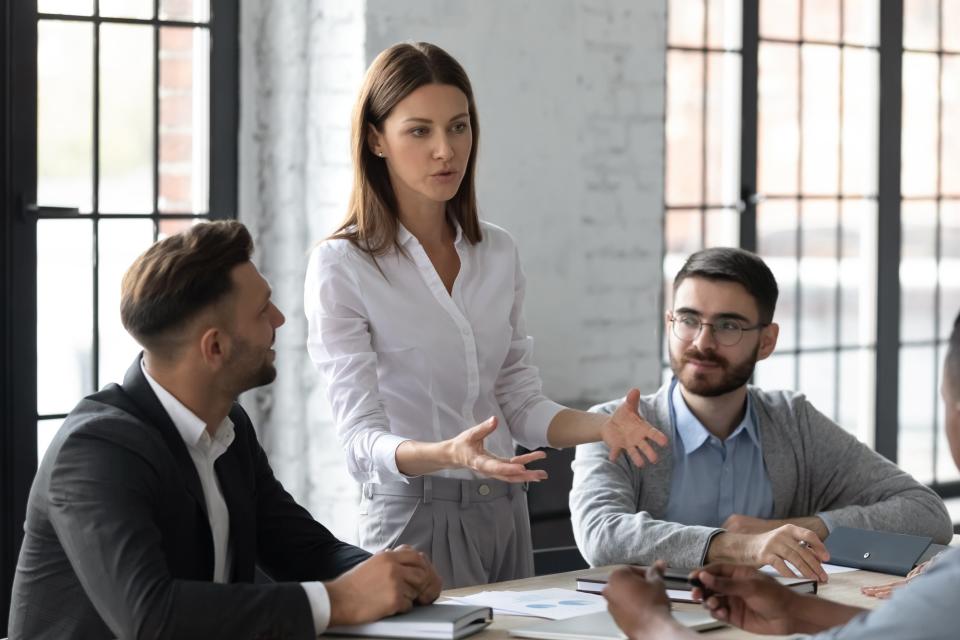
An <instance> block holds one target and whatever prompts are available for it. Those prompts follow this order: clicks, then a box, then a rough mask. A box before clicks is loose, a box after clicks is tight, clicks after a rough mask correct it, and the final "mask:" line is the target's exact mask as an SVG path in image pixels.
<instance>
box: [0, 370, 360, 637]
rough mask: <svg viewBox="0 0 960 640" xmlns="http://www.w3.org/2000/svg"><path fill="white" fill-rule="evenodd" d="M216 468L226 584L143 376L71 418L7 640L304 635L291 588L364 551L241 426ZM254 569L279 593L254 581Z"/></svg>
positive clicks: (306, 620) (303, 604)
mask: <svg viewBox="0 0 960 640" xmlns="http://www.w3.org/2000/svg"><path fill="white" fill-rule="evenodd" d="M230 419H231V420H232V421H233V423H234V426H235V432H236V433H235V438H234V441H233V442H232V443H231V444H230V446H229V448H228V449H227V451H226V452H225V453H223V454H222V455H221V456H220V457H219V458H218V459H217V462H216V464H215V470H216V473H217V477H218V479H219V481H220V486H221V489H222V491H223V497H224V500H225V502H226V504H227V508H228V510H229V512H230V539H231V543H232V548H233V554H234V555H233V565H232V567H233V569H232V571H233V575H232V580H231V584H216V583H213V582H212V578H213V564H214V563H213V538H212V535H211V532H210V525H209V520H208V518H207V513H206V502H205V500H204V496H203V491H202V489H201V485H200V478H199V476H198V475H197V471H196V467H195V466H194V463H193V461H192V459H191V458H190V454H189V453H188V451H187V448H186V445H185V444H184V442H183V439H182V438H181V436H180V433H179V432H178V431H177V429H176V427H175V426H174V425H173V422H172V421H171V420H170V418H169V416H168V415H167V413H166V411H164V409H163V406H162V405H161V404H160V401H159V400H158V399H157V397H156V395H155V394H154V393H153V390H152V389H151V388H150V385H149V383H148V382H147V380H146V378H145V377H144V375H143V372H142V371H141V369H140V358H139V357H138V358H137V360H136V361H135V362H134V363H133V365H132V366H131V367H130V369H129V370H128V371H127V374H126V377H125V378H124V381H123V385H122V386H121V385H115V384H111V385H109V386H107V387H105V388H104V389H103V390H102V391H100V392H99V393H96V394H94V395H92V396H89V397H87V398H85V399H84V400H82V401H81V402H80V404H78V405H77V407H76V408H75V409H74V410H73V411H72V412H71V413H70V415H69V416H68V417H67V419H66V421H65V422H64V424H63V426H62V427H61V429H60V431H59V432H58V434H57V436H56V437H55V438H54V440H53V442H52V443H51V445H50V448H49V449H48V450H47V453H46V455H45V456H44V458H43V461H42V462H41V463H40V467H39V469H38V471H37V476H36V478H35V479H34V483H33V487H32V488H31V491H30V498H29V502H28V505H27V520H26V524H25V527H24V529H25V537H24V541H23V547H22V548H21V551H20V560H19V563H18V565H17V572H16V576H15V578H14V585H13V597H12V601H11V607H10V627H9V633H10V638H11V640H13V639H14V638H106V637H111V638H112V637H120V638H148V637H149V638H214V637H224V638H309V637H315V631H314V625H313V616H312V614H311V610H310V606H309V601H308V600H307V596H306V593H305V592H304V590H303V588H302V587H301V586H300V584H299V582H302V581H311V580H328V579H331V578H334V577H336V576H337V575H339V574H341V573H343V572H344V571H345V570H347V569H349V568H351V567H353V566H354V565H356V564H358V563H360V562H362V561H363V560H365V559H366V558H367V557H369V554H368V553H367V552H365V551H363V550H362V549H359V548H357V547H354V546H352V545H349V544H346V543H343V542H340V541H339V540H337V539H336V538H334V536H333V535H332V534H331V533H330V532H329V531H328V530H327V529H326V528H325V527H323V526H322V525H320V524H319V523H317V522H316V521H315V520H314V519H313V518H312V517H311V516H310V514H309V513H307V511H306V510H305V509H303V508H302V507H301V506H299V505H298V504H297V503H296V502H294V500H293V498H292V497H291V496H290V494H288V493H287V492H286V491H285V490H284V489H283V487H282V486H281V484H280V482H278V481H277V479H276V478H275V477H274V475H273V471H272V470H271V469H270V465H269V463H268V462H267V457H266V455H265V453H264V451H263V449H262V448H261V447H260V444H259V442H258V441H257V437H256V434H255V433H254V430H253V426H252V425H251V423H250V419H249V417H248V416H247V414H246V413H245V412H244V411H243V409H242V408H241V407H240V405H239V404H234V406H233V408H232V410H231V411H230ZM255 565H259V566H260V567H261V568H262V569H263V571H264V572H266V573H267V574H268V575H269V576H270V577H272V578H273V579H274V580H276V581H277V582H276V583H274V584H254V583H253V578H254V571H255Z"/></svg>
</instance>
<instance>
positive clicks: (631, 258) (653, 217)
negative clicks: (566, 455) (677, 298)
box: [240, 0, 666, 540]
mask: <svg viewBox="0 0 960 640" xmlns="http://www.w3.org/2000/svg"><path fill="white" fill-rule="evenodd" d="M241 16H242V26H241V92H242V96H241V131H240V145H241V166H240V178H241V179H240V182H241V185H240V196H241V198H240V200H241V211H240V215H241V219H242V220H244V222H246V223H247V224H248V225H250V226H251V227H252V229H253V230H254V232H255V234H256V236H257V241H258V256H259V264H260V266H261V268H262V269H263V270H264V271H265V273H267V275H268V277H270V278H271V281H272V284H273V285H274V289H275V291H276V301H277V303H278V305H279V306H280V308H281V309H282V310H283V311H284V312H285V313H286V315H287V318H288V322H287V326H285V327H283V328H282V329H281V330H280V332H278V343H279V344H280V353H279V357H278V366H279V368H280V373H279V377H278V380H277V382H276V383H274V384H273V385H271V387H269V388H268V389H265V390H262V391H261V392H259V393H257V394H255V395H254V397H252V398H248V399H245V401H246V404H247V405H252V409H254V411H252V413H253V414H254V419H255V420H256V421H257V422H258V423H259V424H260V428H261V432H262V434H263V439H264V443H265V446H266V447H267V449H268V451H269V453H270V456H271V460H272V462H273V464H274V466H275V468H276V470H277V473H278V475H279V476H280V478H281V480H282V481H283V482H284V484H285V485H287V486H288V488H289V489H290V490H291V492H292V493H293V494H294V495H295V496H296V497H297V498H298V499H300V500H301V501H303V502H304V503H305V504H306V505H307V506H308V508H310V509H311V511H312V512H313V513H314V515H315V516H317V517H318V518H320V519H321V520H322V521H324V522H326V523H328V524H329V525H331V527H332V529H333V530H334V532H335V533H336V534H337V535H340V536H341V537H343V538H345V539H348V540H354V539H355V535H356V534H355V519H354V518H355V516H354V511H355V506H354V505H355V501H356V495H357V494H356V489H355V487H354V486H353V484H352V481H351V480H350V479H349V478H348V477H347V476H346V471H345V468H344V464H343V460H342V455H343V454H342V452H341V451H340V449H339V447H338V446H337V443H336V438H335V434H334V431H333V426H332V425H331V424H330V421H329V408H328V406H327V404H326V401H325V398H324V394H323V390H322V389H321V388H320V386H319V383H318V381H317V378H316V375H315V374H314V372H313V370H312V367H311V366H310V364H309V361H308V359H307V358H306V350H305V347H304V342H305V333H306V329H305V322H304V320H303V312H302V300H301V287H302V277H303V275H302V274H303V268H304V262H305V252H306V251H307V250H308V248H309V246H310V245H311V244H312V243H313V242H315V241H316V240H319V239H320V238H322V237H324V236H325V235H326V234H327V233H328V232H329V231H330V230H331V229H332V228H333V226H334V225H335V224H336V223H337V222H338V221H339V220H340V218H341V216H342V214H343V212H344V209H345V203H346V198H347V195H348V192H349V188H350V181H351V179H352V178H351V172H350V168H349V152H350V151H349V112H350V109H351V107H352V104H353V99H354V97H355V96H356V92H357V90H358V88H359V84H360V81H361V78H362V75H363V71H364V69H365V68H366V66H367V64H369V62H370V61H371V60H372V59H373V58H374V57H375V56H376V54H377V53H379V52H380V51H381V50H382V49H384V48H386V47H387V46H389V45H391V44H393V43H395V42H398V41H403V40H428V41H430V42H434V43H436V44H438V45H440V46H442V47H444V48H445V49H447V50H448V51H449V52H450V53H452V54H453V55H454V56H455V57H456V58H457V59H459V60H460V62H461V63H462V64H463V65H464V67H465V68H466V69H467V72H468V73H469V74H470V77H471V80H472V81H473V84H474V91H475V93H476V97H477V104H478V109H479V117H480V128H481V142H480V164H479V194H480V206H481V213H482V215H483V217H484V218H486V219H488V220H490V221H492V222H495V223H497V224H500V225H502V226H504V227H506V228H507V229H509V230H510V231H511V232H512V233H513V234H514V236H515V237H516V238H517V240H518V242H519V244H520V249H521V256H522V258H523V261H524V266H525V269H526V272H527V276H528V283H529V285H528V293H527V308H526V315H527V321H528V328H529V330H530V333H531V334H532V335H533V336H534V337H535V338H536V354H535V359H536V361H537V363H538V364H539V365H540V367H541V373H542V375H543V379H544V386H545V389H546V391H547V393H548V394H549V395H550V396H551V397H553V398H555V399H557V400H558V401H562V402H571V403H575V404H586V403H591V402H597V401H602V400H606V399H609V398H611V397H613V396H616V395H619V394H622V393H623V392H624V391H625V390H626V389H627V388H628V387H629V386H631V385H637V386H640V387H641V389H643V390H645V391H650V390H652V389H653V388H654V387H655V386H656V385H657V383H658V380H659V359H658V342H657V338H656V335H657V327H658V326H659V286H660V275H659V274H660V256H661V253H662V247H661V244H662V233H661V224H662V202H663V121H664V67H665V43H664V40H665V34H666V0H643V1H640V2H638V1H636V0H632V1H631V0H609V1H605V2H604V1H600V0H592V1H591V0H485V1H483V2H450V1H449V0H366V1H365V2H353V1H350V2H348V1H345V0H344V1H339V2H338V1H336V0H303V1H302V2H301V1H298V2H286V1H283V0H245V1H244V2H243V6H242V11H241Z"/></svg>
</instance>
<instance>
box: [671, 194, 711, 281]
mask: <svg viewBox="0 0 960 640" xmlns="http://www.w3.org/2000/svg"><path fill="white" fill-rule="evenodd" d="M702 215H703V214H701V213H700V211H699V210H696V209H671V210H669V211H667V219H666V228H665V230H664V236H665V239H666V244H667V247H666V249H667V254H668V255H676V256H679V257H681V259H683V260H685V259H686V258H687V256H689V255H690V254H691V253H693V252H694V251H699V250H700V249H702V248H703V246H704V245H703V241H702V231H701V221H702ZM677 268H678V269H679V265H678V266H677Z"/></svg>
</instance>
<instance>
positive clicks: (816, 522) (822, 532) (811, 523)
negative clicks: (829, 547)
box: [771, 516, 830, 540]
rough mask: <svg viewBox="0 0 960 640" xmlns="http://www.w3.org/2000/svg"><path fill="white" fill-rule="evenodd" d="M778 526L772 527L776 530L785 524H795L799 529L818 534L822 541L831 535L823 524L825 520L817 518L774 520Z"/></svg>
mask: <svg viewBox="0 0 960 640" xmlns="http://www.w3.org/2000/svg"><path fill="white" fill-rule="evenodd" d="M772 522H775V523H776V525H775V526H773V527H771V528H772V529H776V528H777V527H779V526H780V525H784V524H795V525H797V526H798V527H803V528H804V529H809V530H810V531H813V532H814V533H815V534H817V537H818V538H820V539H821V540H826V539H827V536H828V535H830V531H829V530H828V529H827V525H825V524H824V523H823V520H821V519H820V518H818V517H817V516H810V517H807V518H787V519H785V520H773V521H772Z"/></svg>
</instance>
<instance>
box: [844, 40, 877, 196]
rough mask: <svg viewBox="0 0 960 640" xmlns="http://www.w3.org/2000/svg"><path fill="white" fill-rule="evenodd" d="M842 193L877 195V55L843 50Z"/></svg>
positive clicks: (864, 51)
mask: <svg viewBox="0 0 960 640" xmlns="http://www.w3.org/2000/svg"><path fill="white" fill-rule="evenodd" d="M842 55H843V139H842V144H843V150H842V152H843V167H842V168H843V193H844V194H846V195H876V193H877V166H878V165H877V143H878V140H879V136H878V131H879V124H878V120H877V119H878V117H879V110H880V106H879V104H880V101H879V94H880V86H879V83H878V82H877V78H878V77H879V75H878V74H879V67H878V65H879V62H880V54H878V53H877V52H876V51H867V50H864V49H844V50H843V53H842Z"/></svg>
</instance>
